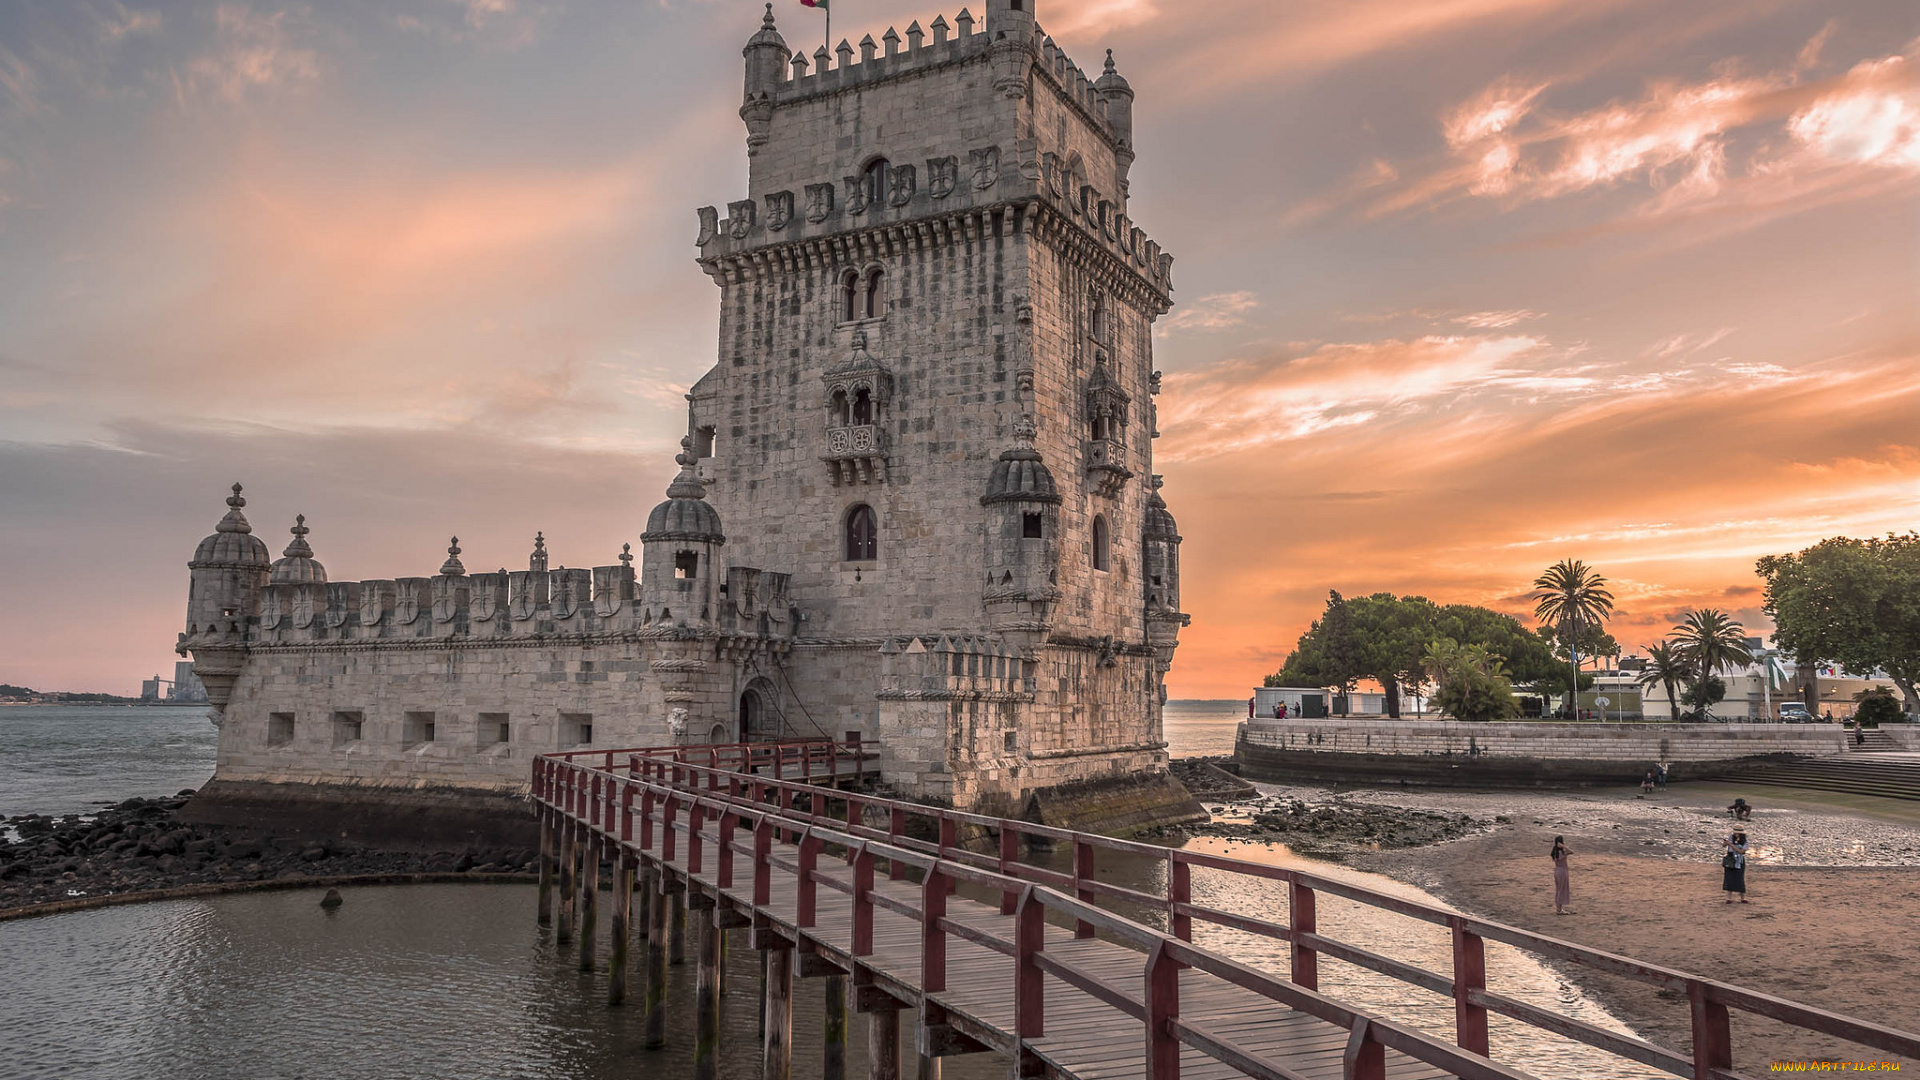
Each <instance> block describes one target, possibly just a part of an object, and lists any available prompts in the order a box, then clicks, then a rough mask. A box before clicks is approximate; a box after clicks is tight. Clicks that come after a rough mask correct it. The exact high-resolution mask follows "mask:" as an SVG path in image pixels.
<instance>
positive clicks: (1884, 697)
mask: <svg viewBox="0 0 1920 1080" xmlns="http://www.w3.org/2000/svg"><path fill="white" fill-rule="evenodd" d="M1853 700H1855V701H1857V702H1859V703H1860V705H1859V707H1858V708H1856V709H1854V710H1853V722H1854V723H1856V724H1859V725H1860V726H1862V727H1879V726H1880V725H1881V724H1897V723H1899V722H1900V721H1901V720H1903V719H1905V717H1903V716H1901V714H1900V703H1899V702H1897V701H1895V700H1893V690H1892V689H1891V688H1890V687H1885V686H1875V687H1870V688H1868V689H1866V690H1862V691H1860V692H1859V693H1857V694H1855V695H1853Z"/></svg>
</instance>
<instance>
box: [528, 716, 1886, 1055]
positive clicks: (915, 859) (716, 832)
mask: <svg viewBox="0 0 1920 1080" xmlns="http://www.w3.org/2000/svg"><path fill="white" fill-rule="evenodd" d="M871 775H872V766H871V755H870V754H869V753H868V752H867V751H865V750H863V748H862V747H861V745H860V743H859V741H858V740H856V739H849V740H848V741H846V742H828V741H824V740H822V741H804V742H785V743H749V744H737V745H727V746H703V747H674V748H654V749H639V750H621V751H590V752H575V753H568V754H554V755H548V756H545V757H542V758H539V759H538V760H537V761H536V762H535V763H534V770H533V796H534V800H535V803H536V805H537V806H538V807H539V813H540V815H541V826H542V827H541V838H542V839H541V853H542V858H541V875H540V921H541V923H542V925H546V924H549V923H550V922H551V921H552V920H553V914H554V897H555V894H556V891H557V894H558V898H559V905H558V906H559V926H558V930H557V936H558V937H559V939H560V940H561V941H563V942H565V941H570V940H573V939H575V938H576V937H577V939H578V941H579V945H580V948H579V956H580V965H581V968H582V970H593V969H595V968H596V967H597V966H598V957H597V955H596V940H597V930H596V922H597V920H598V918H599V909H600V904H601V903H602V899H601V896H600V884H599V880H598V878H599V872H600V867H601V864H602V863H603V862H605V863H607V864H609V865H611V866H612V867H613V875H614V881H613V889H612V894H611V895H612V899H611V902H610V907H611V911H610V922H611V931H612V935H611V936H612V956H611V963H610V966H609V969H608V970H609V978H608V1000H609V1001H610V1002H611V1003H614V1004H618V1003H621V1002H623V1001H625V1000H626V997H627V989H628V980H629V973H628V968H629V950H630V942H631V939H632V937H633V936H634V934H633V930H632V922H633V919H632V914H633V901H634V900H635V899H636V898H637V899H638V900H639V901H640V912H641V921H642V922H643V924H644V931H643V932H644V935H645V938H646V951H645V962H644V964H643V965H642V967H643V970H644V973H645V974H644V987H645V1004H644V1007H645V1009H646V1010H647V1012H646V1018H645V1030H646V1038H647V1041H648V1043H649V1044H650V1045H660V1044H662V1043H664V1042H665V1040H666V1039H667V1037H668V1032H667V1014H666V1013H667V1011H666V965H667V963H668V960H669V954H670V952H671V951H673V950H676V949H679V948H682V947H684V946H683V942H684V941H685V937H686V936H685V935H684V934H683V932H682V928H683V926H684V925H685V920H687V919H688V918H689V917H690V918H691V927H690V928H688V929H689V930H690V934H691V937H692V939H693V942H694V943H695V946H696V950H697V961H698V964H699V970H698V981H697V987H698V989H697V994H696V999H695V1016H694V1018H693V1032H692V1036H693V1038H694V1040H695V1055H694V1059H695V1077H694V1080H712V1078H713V1077H714V1076H715V1075H716V1072H717V1068H718V1051H719V994H720V988H719V967H720V958H721V941H722V934H723V932H724V931H725V930H727V929H730V928H742V927H744V928H748V929H749V940H750V944H751V945H752V947H754V948H756V949H760V950H763V951H764V952H765V954H766V971H767V979H766V985H765V992H764V1001H763V1007H764V1013H763V1016H764V1021H765V1022H764V1032H765V1034H764V1046H763V1058H762V1060H763V1063H764V1073H763V1075H764V1078H765V1080H787V1077H788V1076H789V1074H790V1068H791V1062H792V1051H791V1040H792V1001H793V998H792V995H793V975H794V972H795V971H796V970H798V972H799V973H800V974H801V975H802V976H803V977H804V976H820V977H824V980H825V992H826V1002H827V1019H826V1025H827V1040H826V1064H825V1077H826V1080H842V1078H843V1076H844V1072H845V1053H846V1038H847V1027H848V1025H847V1014H846V1009H847V1007H848V1004H849V1002H851V1005H852V1007H853V1008H854V1009H855V1010H856V1011H859V1012H864V1013H869V1014H871V1024H870V1028H869V1067H870V1080H897V1078H898V1076H899V1071H900V1070H899V1059H898V1046H899V1024H900V1014H901V1013H902V1012H903V1011H911V1012H912V1013H913V1015H914V1045H915V1047H916V1049H917V1050H918V1051H919V1053H920V1054H921V1055H922V1059H923V1061H925V1060H931V1061H933V1062H935V1063H937V1062H938V1060H939V1059H940V1058H942V1057H945V1056H948V1055H954V1054H966V1053H997V1054H1000V1055H1003V1056H1005V1057H1006V1058H1007V1059H1008V1060H1009V1061H1010V1062H1011V1064H1012V1068H1013V1073H1014V1075H1015V1076H1016V1077H1018V1078H1022V1080H1026V1078H1038V1077H1046V1078H1051V1080H1232V1078H1238V1077H1242V1076H1245V1077H1253V1078H1255V1080H1332V1078H1336V1077H1337V1078H1341V1080H1386V1078H1393V1080H1425V1078H1434V1077H1459V1078H1462V1080H1494V1078H1501V1080H1519V1078H1526V1077H1528V1076H1529V1074H1528V1073H1526V1072H1524V1071H1521V1070H1520V1069H1518V1068H1515V1067H1514V1066H1512V1065H1508V1064H1503V1063H1501V1062H1496V1061H1494V1060H1492V1059H1490V1057H1489V1056H1488V1054H1489V1047H1488V1018H1489V1016H1490V1015H1491V1014H1496V1013H1497V1014H1500V1015H1502V1016H1506V1017H1511V1018H1513V1019H1515V1020H1518V1021H1520V1022H1521V1023H1522V1024H1525V1025H1528V1026H1530V1027H1532V1028H1534V1029H1537V1030H1538V1031H1540V1032H1541V1033H1543V1034H1548V1035H1552V1036H1558V1037H1562V1038H1566V1039H1571V1040H1574V1041H1576V1042H1580V1043H1585V1044H1587V1045H1588V1046H1592V1047H1597V1048H1598V1049H1600V1050H1602V1051H1605V1052H1607V1053H1609V1054H1613V1055H1617V1056H1618V1057H1620V1058H1624V1059H1627V1060H1631V1061H1636V1062H1640V1063H1642V1064H1644V1065H1648V1066H1651V1067H1653V1068H1654V1069H1658V1070H1662V1071H1665V1072H1667V1073H1671V1074H1673V1075H1675V1076H1682V1077H1693V1078H1697V1080H1749V1078H1746V1077H1744V1076H1743V1074H1741V1073H1737V1072H1735V1071H1734V1070H1733V1038H1732V1028H1731V1023H1730V1017H1731V1014H1732V1013H1733V1012H1735V1011H1742V1012H1746V1013H1751V1014H1754V1015H1757V1016H1763V1017H1768V1018H1771V1019H1772V1020H1775V1021H1779V1022H1782V1023H1785V1024H1788V1025H1793V1026H1796V1027H1800V1028H1804V1029H1808V1030H1811V1031H1816V1032H1822V1033H1826V1034H1828V1035H1833V1036H1837V1037H1839V1038H1842V1039H1846V1040H1848V1041H1850V1042H1853V1043H1857V1044H1859V1045H1860V1046H1862V1047H1866V1048H1871V1049H1872V1050H1875V1051H1882V1052H1885V1053H1887V1054H1892V1055H1899V1056H1904V1057H1906V1058H1909V1059H1913V1058H1920V1035H1914V1034H1911V1033H1908V1032H1903V1031H1898V1030H1895V1029H1893V1028H1890V1027H1886V1026H1884V1025H1881V1024H1876V1023H1872V1022H1869V1021H1864V1020H1859V1019H1855V1018H1852V1017H1847V1016H1842V1015H1839V1014H1836V1013H1831V1012H1827V1011H1824V1010H1821V1009H1816V1008H1812V1007H1809V1006H1805V1005H1800V1004H1797V1003H1795V1002H1791V1001H1787V1000H1785V999H1782V998H1779V997H1775V996H1772V995H1769V994H1764V993H1760V992H1758V991H1753V990H1747V989H1742V988H1740V987H1737V986H1732V985H1728V984H1726V983H1722V982H1718V981H1716V980H1713V979H1708V978H1703V977H1700V976H1696V975H1690V974H1687V973H1684V972H1680V971H1675V970H1672V969H1668V968H1664V967H1659V966H1656V965H1652V964H1645V963H1641V962H1639V961H1636V960H1632V959H1629V958H1627V957H1624V956H1618V955H1615V954H1612V953H1608V952H1604V951H1601V950H1597V949H1590V948H1587V947H1585V946H1581V945H1576V944H1573V943H1571V942H1567V941H1562V940H1559V939H1557V938H1550V937H1546V936H1543V935H1539V934H1534V933H1531V932H1529V931H1526V930H1521V929H1519V928H1517V927H1512V926H1507V925H1505V924H1502V923H1495V922H1489V921H1486V920H1483V919H1476V918H1472V917H1469V916H1465V915H1461V914H1458V913H1456V912H1452V911H1448V910H1446V909H1443V908H1439V907H1434V906H1431V905H1427V904H1422V903H1417V902H1412V901H1408V900H1405V899H1401V898H1398V897H1394V896H1389V895H1386V894H1384V893H1378V892H1374V891H1371V890H1368V889H1364V888H1360V887H1356V886H1354V885H1350V884H1346V883H1343V882H1339V881H1335V880H1333V879H1330V878H1324V877H1320V876H1318V875H1315V874H1312V873H1309V872H1305V871H1300V870H1292V869H1284V868H1278V867H1272V866H1264V865H1260V864H1256V863H1250V862H1243V861H1240V860H1236V859H1231V858H1225V857H1222V856H1217V855H1211V854H1205V853H1201V852H1189V851H1182V850H1178V849H1168V848H1165V847H1158V846H1154V845H1148V844H1141V843H1134V842H1129V841H1123V840H1117V839H1114V838H1111V837H1105V836H1099V835H1095V834H1090V833H1077V832H1070V831H1067V830H1062V829H1056V828H1051V827H1047V826H1043V825H1038V824H1034V823H1032V822H1025V821H1014V820H1007V819H1001V818H991V817H983V816H980V815H976V814H968V813H963V812H958V811H952V810H943V809H940V808H937V807H930V806H924V805H921V804H917V803H909V802H902V801H897V800H889V799H882V798H876V797H872V796H869V795H864V794H860V793H858V792H855V791H851V790H844V789H845V788H846V787H848V786H851V785H855V784H857V783H859V782H860V781H862V780H864V779H867V778H870V777H871ZM1036 847H1037V848H1043V849H1044V848H1052V849H1054V850H1059V851H1071V853H1072V858H1071V866H1072V869H1071V871H1063V870H1055V869H1049V868H1047V867H1043V866H1036V865H1032V864H1031V863H1029V862H1024V861H1022V851H1023V849H1029V850H1030V849H1033V848H1036ZM1101 852H1120V853H1125V854H1127V855H1130V856H1133V857H1137V858H1146V859H1151V860H1154V861H1156V862H1158V863H1162V864H1164V873H1163V874H1162V875H1160V887H1159V888H1158V890H1157V891H1153V892H1148V891H1144V890H1142V889H1135V888H1129V887H1126V886H1122V885H1118V884H1115V883H1113V882H1110V881H1102V880H1100V879H1099V878H1098V877H1097V875H1096V863H1097V859H1098V856H1099V854H1100V853H1101ZM1196 872H1202V873H1208V874H1213V873H1219V874H1227V875H1237V876H1242V877H1245V878H1250V879H1261V880H1264V881H1267V882H1281V883H1284V884H1285V887H1286V889H1287V892H1288V898H1289V902H1288V903H1287V905H1286V908H1287V911H1286V917H1285V921H1275V920H1274V919H1273V918H1272V917H1270V913H1268V912H1266V911H1229V910H1221V909H1217V908H1212V907H1207V906H1204V905H1202V904H1197V903H1195V902H1194V900H1193V880H1194V874H1195V873H1196ZM556 879H557V880H556ZM556 885H557V889H556ZM1323 894H1324V895H1332V896H1338V897H1342V898H1345V899H1347V900H1351V901H1356V902H1358V903H1361V904H1366V905H1370V906H1373V907H1376V908H1380V909H1382V910H1385V911H1390V912H1394V913H1397V914H1399V915H1403V916H1407V917H1409V918H1412V919H1415V920H1419V921H1421V922H1425V923H1430V924H1433V925H1435V926H1436V927H1438V928H1443V929H1444V931H1445V932H1446V933H1447V934H1448V935H1450V937H1451V939H1452V955H1453V962H1452V970H1451V971H1450V972H1446V973H1442V972H1436V971H1429V970H1426V969H1423V968H1420V967H1417V966H1415V965H1413V964H1410V963H1407V962H1404V961H1402V960H1398V959H1395V958H1392V957H1389V956H1386V955H1383V954H1381V953H1377V952H1373V951H1370V950H1367V949H1363V948H1360V947H1358V946H1355V945H1352V944H1348V943H1345V942H1341V941H1338V940H1336V939H1334V938H1331V937H1328V936H1326V935H1323V934H1321V933H1320V932H1319V931H1318V930H1317V929H1316V919H1315V906H1316V901H1317V898H1318V897H1319V896H1321V895H1323ZM1123 912H1128V913H1130V914H1123ZM1143 920H1148V921H1143ZM1196 922H1197V923H1201V924H1203V925H1205V924H1212V925H1215V926H1219V927H1225V928H1229V929H1232V930H1236V931H1240V932H1242V933H1247V934H1253V935H1258V936H1262V937H1266V938H1270V939H1274V940H1277V941H1282V942H1286V943H1287V944H1288V947H1289V951H1290V959H1291V965H1290V968H1291V970H1290V972H1289V974H1288V976H1287V977H1285V978H1282V977H1280V976H1279V975H1277V974H1274V973H1271V972H1267V971H1264V970H1260V969H1258V968H1255V967H1252V966H1250V965H1248V964H1246V963H1243V962H1241V961H1239V960H1236V959H1235V958H1234V957H1232V956H1231V955H1227V954H1226V953H1225V952H1223V951H1219V950H1216V949H1210V948H1206V947H1203V946H1202V945H1196V944H1195V943H1194V942H1193V940H1192V939H1193V929H1194V924H1195V923H1196ZM1489 940H1492V941H1500V942H1505V943H1507V944H1509V945H1512V946H1515V947H1517V948H1520V949H1522V950H1525V951H1526V952H1529V953H1531V954H1533V955H1535V956H1537V957H1540V958H1543V959H1546V960H1550V961H1556V962H1560V963H1563V964H1573V965H1576V966H1579V967H1585V968H1591V969H1594V970H1597V971H1604V972H1609V973H1611V974H1614V975H1619V976H1625V977H1627V978H1629V979H1634V980H1637V981H1640V982H1643V983H1646V984H1648V985H1651V986H1654V987H1657V988H1660V989H1662V990H1665V991H1669V992H1670V993H1671V994H1672V995H1674V996H1676V997H1677V998H1678V999H1679V1000H1680V1001H1683V1002H1684V1003H1685V1007H1686V1008H1687V1009H1688V1010H1689V1011H1690V1014H1691V1018H1692V1045H1691V1047H1689V1048H1688V1049H1687V1050H1685V1051H1682V1050H1676V1049H1672V1048H1668V1047H1663V1046H1658V1045H1654V1044H1652V1043H1649V1042H1644V1041H1641V1040H1639V1039H1635V1038H1631V1037H1628V1036H1625V1035H1621V1034H1619V1033H1617V1032H1613V1031H1609V1030H1607V1029H1605V1028H1601V1027H1598V1026H1596V1025H1594V1024H1591V1023H1588V1022H1586V1021H1584V1020H1580V1019H1577V1018H1574V1017H1570V1016H1565V1015H1561V1014H1559V1013H1556V1012H1552V1011H1549V1010H1546V1009H1543V1008H1540V1007H1538V1006H1535V1005H1533V1004H1529V1003H1527V1002H1523V1001H1520V1000H1518V999H1516V998H1513V997H1508V996H1505V995H1503V994H1501V993H1499V992H1497V990H1495V989H1493V988H1489V987H1488V985H1487V965H1486V956H1485V943H1486V942H1487V941H1489ZM1322 957H1326V958H1329V959H1333V960H1339V961H1344V962H1346V963H1349V964H1354V965H1358V966H1359V967H1362V968H1367V969H1370V970H1372V971H1376V972H1381V973H1384V974H1386V975H1389V976H1392V977H1393V978H1396V979H1399V980H1402V981H1404V982H1406V983H1408V984H1411V985H1412V986H1416V987H1420V988H1422V989H1424V990H1428V991H1431V992H1432V993H1434V994H1437V995H1440V996H1441V997H1442V998H1450V999H1451V1000H1452V1002H1453V1007H1454V1008H1453V1012H1454V1021H1455V1022H1454V1025H1453V1028H1454V1030H1453V1031H1452V1032H1451V1033H1450V1034H1451V1038H1441V1037H1436V1036H1435V1035H1434V1034H1432V1033H1430V1032H1425V1031H1421V1030H1418V1029H1416V1028H1414V1027H1412V1026H1410V1025H1408V1024H1406V1023H1402V1022H1396V1021H1394V1020H1391V1019H1388V1018H1386V1017H1384V1016H1381V1015H1379V1014H1378V1013H1377V1012H1374V1011H1369V1010H1367V1009H1362V1008H1356V1007H1354V1006H1351V1005H1348V1004H1343V1003H1342V1002H1340V1001H1337V1000H1334V999H1333V998H1330V997H1328V996H1325V995H1323V994H1321V993H1320V992H1319V991H1318V984H1319V966H1320V959H1321V958H1322ZM849 988H850V989H851V994H849V992H848V991H849Z"/></svg>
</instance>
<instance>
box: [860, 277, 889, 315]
mask: <svg viewBox="0 0 1920 1080" xmlns="http://www.w3.org/2000/svg"><path fill="white" fill-rule="evenodd" d="M886 280H887V275H886V274H885V272H883V271H880V270H875V271H874V272H873V273H871V274H868V275H867V289H866V293H865V295H864V296H863V297H862V299H861V301H860V317H861V318H863V319H877V318H879V317H880V316H881V314H883V313H884V312H885V311H886V300H885V299H884V292H883V290H884V288H885V286H886Z"/></svg>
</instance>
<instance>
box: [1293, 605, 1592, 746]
mask: <svg viewBox="0 0 1920 1080" xmlns="http://www.w3.org/2000/svg"><path fill="white" fill-rule="evenodd" d="M1436 640H1445V641H1450V642H1453V643H1455V644H1458V645H1463V646H1465V645H1475V646H1480V647H1482V648H1483V649H1484V650H1485V652H1486V655H1487V657H1488V658H1489V659H1492V660H1497V661H1499V662H1500V665H1501V670H1500V672H1499V675H1500V677H1502V678H1505V677H1506V676H1507V674H1508V673H1509V672H1511V673H1512V677H1513V678H1516V679H1519V680H1521V681H1528V682H1530V681H1533V680H1535V679H1537V678H1538V677H1539V676H1540V675H1541V674H1544V673H1546V672H1548V671H1549V670H1551V668H1552V667H1553V666H1554V661H1553V655H1552V653H1551V651H1550V650H1549V649H1548V647H1547V645H1546V643H1545V642H1544V641H1542V640H1541V639H1540V638H1538V637H1536V636H1535V635H1534V634H1532V633H1529V632H1528V631H1527V628H1526V627H1524V626H1522V625H1521V624H1520V621H1519V620H1517V619H1515V618H1513V617H1512V616H1510V615H1502V614H1500V613H1499V612H1497V611H1494V610H1492V609H1489V608H1483V607H1476V606H1474V605H1472V604H1447V605H1444V606H1442V605H1439V604H1435V603H1434V602H1433V601H1431V600H1428V599H1427V598H1426V597H1424V596H1398V597H1397V596H1394V595H1393V594H1392V593H1387V592H1380V593H1374V594H1372V595H1371V596H1358V597H1354V598H1353V599H1350V600H1349V599H1346V598H1344V597H1342V596H1341V595H1340V594H1339V593H1338V592H1332V593H1329V594H1328V597H1327V609H1326V611H1324V612H1323V613H1321V616H1320V618H1319V619H1317V620H1315V621H1314V623H1313V625H1312V627H1310V628H1309V629H1308V630H1307V632H1306V633H1304V634H1302V635H1300V640H1299V642H1298V643H1297V644H1296V645H1295V646H1294V650H1293V652H1292V653H1291V654H1289V655H1288V656H1287V662H1286V664H1285V665H1283V666H1282V667H1281V669H1280V670H1279V671H1278V672H1277V673H1275V674H1273V675H1270V676H1268V677H1267V680H1266V684H1267V685H1268V686H1337V687H1342V688H1346V689H1351V688H1352V687H1353V684H1354V683H1356V682H1358V681H1360V680H1361V679H1372V680H1374V681H1375V682H1378V683H1379V684H1380V686H1381V689H1382V690H1384V691H1385V692H1386V698H1387V715H1388V716H1393V717H1398V716H1399V715H1400V694H1401V691H1402V689H1403V688H1406V687H1411V686H1419V685H1421V684H1423V683H1424V682H1426V680H1427V669H1426V666H1425V665H1424V664H1423V661H1424V659H1425V658H1426V657H1427V655H1428V653H1429V651H1430V650H1431V648H1432V646H1433V645H1434V643H1435V641H1436Z"/></svg>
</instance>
